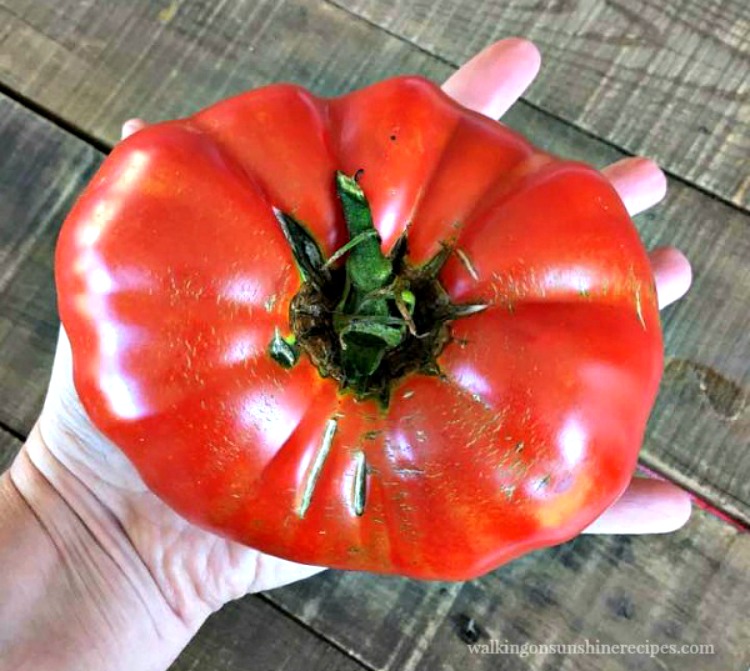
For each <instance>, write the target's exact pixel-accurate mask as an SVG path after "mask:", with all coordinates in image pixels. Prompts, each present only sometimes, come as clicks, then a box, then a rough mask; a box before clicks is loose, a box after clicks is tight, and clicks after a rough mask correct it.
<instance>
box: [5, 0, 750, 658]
mask: <svg viewBox="0 0 750 671" xmlns="http://www.w3.org/2000/svg"><path fill="white" fill-rule="evenodd" d="M514 34H515V35H522V36H525V37H529V38H531V39H533V40H534V41H535V42H536V43H537V45H538V46H539V47H540V49H541V51H542V54H543V57H544V65H543V69H542V72H541V74H540V76H539V78H538V80H537V82H536V83H535V84H534V85H533V86H532V87H531V89H530V90H529V91H528V93H527V94H526V96H525V97H524V99H523V101H521V102H519V103H518V104H517V105H516V106H515V107H514V108H513V110H512V111H511V112H510V113H509V114H508V115H507V117H506V121H507V122H508V123H509V124H510V125H511V126H513V127H514V128H516V129H518V130H520V131H521V132H522V133H524V134H526V135H527V136H529V137H530V138H531V139H532V140H533V141H534V142H536V143H537V144H538V145H540V146H542V147H544V148H546V149H549V150H551V151H554V152H556V153H559V154H562V155H565V156H569V157H573V158H578V159H582V160H585V161H588V162H590V163H593V164H595V165H597V166H604V165H606V164H607V163H609V162H611V161H614V160H617V159H618V158H621V157H622V156H624V155H626V154H633V153H641V154H645V155H648V156H651V157H653V158H655V159H657V160H658V161H659V162H660V164H661V165H662V166H663V167H664V168H665V170H666V171H667V172H668V174H669V177H670V191H669V196H668V198H667V200H666V201H665V202H664V204H662V205H660V206H659V207H658V208H656V209H655V210H654V211H653V212H650V213H648V214H646V215H643V216H641V217H639V218H638V219H637V221H636V223H637V224H638V226H639V230H640V232H641V234H642V236H643V238H644V240H645V242H646V244H647V245H648V246H654V245H660V244H674V245H677V246H679V247H680V248H681V249H683V250H684V251H685V252H686V253H687V255H688V256H689V257H690V259H691V261H692V262H693V265H694V270H695V282H694V287H693V289H692V291H691V293H690V295H689V297H688V298H686V299H685V300H684V301H681V302H680V303H679V304H678V305H675V306H672V307H670V308H668V309H667V310H666V311H665V312H664V314H663V320H664V329H665V336H666V354H667V365H666V371H665V377H664V383H663V386H662V391H661V394H660V396H659V399H658V402H657V406H656V408H655V411H654V413H653V416H652V419H651V422H650V425H649V431H648V436H647V440H646V443H645V446H644V448H643V451H642V458H641V461H642V463H643V465H644V466H646V467H648V468H650V469H652V470H654V471H656V472H658V473H660V474H662V475H664V476H666V477H668V478H669V479H671V480H673V481H675V482H677V483H679V484H681V485H682V486H684V487H685V488H687V489H689V490H690V491H692V492H693V493H695V495H696V496H697V497H698V498H699V499H700V501H702V502H704V504H705V505H707V506H709V507H710V508H712V511H710V512H709V511H707V510H705V509H704V508H703V507H696V509H695V512H694V515H693V517H692V519H691V521H690V523H689V524H688V526H687V527H686V528H685V529H683V530H681V531H679V532H677V533H675V534H671V535H666V536H653V537H627V536H622V537H619V536H618V537H586V536H585V537H580V538H578V539H576V540H575V541H572V542H570V543H567V544H565V545H563V546H560V547H557V548H553V549H550V550H547V551H543V552H537V553H535V554H533V555H531V556H527V557H524V558H522V559H520V560H517V561H515V562H513V563H512V564H510V565H508V566H505V567H503V568H501V569H499V570H497V571H495V572H493V573H492V574H491V575H488V576H486V577H484V578H482V579H479V580H474V581H470V582H466V583H460V584H459V583H420V582H415V581H410V580H405V579H398V578H382V577H372V576H366V575H359V574H352V573H334V572H327V573H325V574H323V575H321V576H319V577H316V578H313V579H311V580H308V581H306V582H303V583H300V584H297V585H293V586H290V587H287V588H283V589H278V590H273V591H271V592H268V593H265V594H262V595H258V596H252V597H247V598H245V599H242V600H240V601H238V602H235V603H232V604H231V605H229V606H228V607H226V608H224V609H223V610H222V611H220V612H219V613H218V614H216V615H215V616H213V617H212V618H211V619H210V620H209V622H208V623H207V624H206V625H205V626H204V628H203V629H202V630H201V632H200V633H199V634H198V636H197V637H196V638H195V639H194V641H193V642H192V643H191V644H190V646H189V647H188V648H187V649H186V650H185V651H184V653H183V654H182V656H181V657H180V658H179V659H178V660H177V662H175V664H174V667H173V668H174V669H175V670H176V671H177V670H179V671H187V670H188V669H191V670H193V669H200V670H203V669H205V670H206V671H219V670H235V669H254V670H262V669H288V670H290V671H291V670H295V669H305V670H306V671H313V670H314V669H346V670H349V669H398V670H401V669H404V670H412V669H429V670H433V669H446V670H448V669H462V670H465V669H472V670H473V669H477V670H484V669H496V668H502V669H511V670H513V669H562V670H567V669H586V670H587V669H603V670H607V671H608V670H610V669H660V670H662V669H680V670H681V671H690V670H693V669H709V668H710V669H717V670H722V671H723V670H725V669H726V670H735V669H736V670H742V671H744V670H745V669H747V668H748V666H750V624H749V622H748V620H750V617H749V616H748V614H750V537H749V536H748V534H747V533H746V529H747V526H748V525H749V524H750V450H749V449H748V446H749V445H750V411H748V408H747V406H748V390H749V389H750V363H749V362H750V318H749V317H748V311H749V309H750V300H748V299H749V298H750V214H749V210H750V163H749V162H748V155H749V154H750V101H749V100H748V95H749V92H748V90H749V89H750V3H748V2H747V0H675V1H672V2H663V1H662V0H547V1H545V0H503V1H500V0H484V1H483V0H468V1H466V2H455V1H454V0H430V1H428V0H418V1H416V2H406V1H405V0H399V1H396V0H388V1H386V0H347V1H346V2H345V1H344V0H286V1H281V2H270V1H262V2H251V1H249V0H247V1H230V0H218V1H217V0H171V1H170V0H164V2H161V3H160V2H146V1H143V0H108V1H104V0H55V1H53V0H0V139H1V141H0V148H1V151H0V468H4V467H5V466H7V465H8V464H9V463H10V461H11V459H12V457H13V454H14V453H15V451H16V450H17V449H18V448H19V446H20V444H21V442H22V441H23V439H24V437H25V435H26V434H27V433H28V431H29V429H30V428H31V426H32V423H33V421H34V420H35V418H36V416H37V414H38V412H39V410H40V408H41V403H42V400H43V397H44V392H45V388H46V384H47V379H48V376H49V371H50V366H51V362H52V356H53V352H54V345H55V337H56V332H57V328H58V320H57V315H56V308H55V297H54V286H53V282H52V258H53V249H54V244H55V238H56V235H57V231H58V229H59V226H60V224H61V222H62V221H63V219H64V217H65V214H66V212H67V211H68V209H69V208H70V206H71V204H72V202H73V201H74V199H75V197H76V195H77V194H78V193H79V192H80V190H81V188H82V187H83V185H84V184H85V183H86V181H87V180H88V179H89V178H90V177H91V175H92V174H93V172H94V171H95V170H96V168H97V166H98V165H99V163H100V162H101V160H102V158H103V156H104V154H105V153H106V152H107V151H108V149H109V148H110V147H111V146H112V144H113V143H114V142H116V140H117V137H118V133H119V128H120V124H121V123H122V121H123V120H125V119H126V118H128V117H131V116H135V115H138V116H142V117H144V118H146V119H147V120H149V121H156V120H159V119H165V118H170V117H175V116H180V115H185V114H188V113H190V112H193V111H195V110H197V109H198V108H200V107H203V106H205V105H207V104H209V103H211V102H213V101H216V100H218V99H220V98H223V97H225V96H227V95H230V94H232V93H235V92H239V91H241V90H244V89H247V88H252V87H256V86H260V85H263V84H266V83H268V82H272V81H278V80H287V81H295V82H298V83H300V84H303V85H305V86H307V87H310V88H312V89H314V90H315V91H316V92H318V93H321V94H335V93H340V92H343V91H347V90H350V89H352V88H355V87H359V86H362V85H364V84H367V83H369V82H373V81H376V80H378V79H381V78H384V77H387V76H390V75H393V74H397V73H405V72H416V73H420V74H423V75H425V76H428V77H431V78H434V79H435V80H438V81H439V80H442V79H444V78H445V77H447V76H448V75H449V74H450V73H451V72H452V71H453V70H454V69H455V68H456V67H457V66H458V65H459V64H460V63H461V62H463V61H464V60H465V59H467V58H468V57H470V56H471V55H472V54H473V53H475V52H476V51H478V50H479V49H481V48H482V47H483V46H485V45H487V44H488V43H490V42H492V41H493V40H495V39H498V38H501V37H504V36H509V35H514ZM470 621H471V625H469V622H470ZM477 637H478V641H479V642H488V641H489V640H490V639H497V640H498V641H499V642H500V643H503V642H509V643H524V642H527V643H581V642H583V641H584V640H585V639H588V640H589V641H592V642H594V641H596V640H599V641H601V642H603V643H614V642H621V643H643V642H646V641H650V642H652V643H665V644H677V645H682V644H711V645H713V646H714V655H713V656H708V657H707V656H700V655H695V654H685V655H667V656H659V657H657V658H650V657H648V656H645V655H622V656H596V655H594V656H565V655H546V656H545V655H536V656H531V657H527V658H524V659H521V658H518V657H512V656H498V655H478V654H471V653H470V651H469V648H468V647H467V643H466V642H467V640H470V639H472V638H477Z"/></svg>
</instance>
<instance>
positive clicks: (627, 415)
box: [56, 77, 662, 579]
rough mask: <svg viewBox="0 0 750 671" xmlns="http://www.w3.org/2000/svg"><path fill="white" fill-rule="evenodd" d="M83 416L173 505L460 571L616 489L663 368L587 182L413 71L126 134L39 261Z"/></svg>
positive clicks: (644, 285) (589, 508)
mask: <svg viewBox="0 0 750 671" xmlns="http://www.w3.org/2000/svg"><path fill="white" fill-rule="evenodd" d="M56 283H57V288H58V295H59V308H60V313H61V317H62V321H63V324H64V326H65V328H66V330H67V333H68V336H69V338H70V342H71V345H72V351H73V359H74V377H75V385H76V389H77V391H78V393H79V396H80V398H81V401H82V403H83V405H84V407H85V409H86V412H87V413H88V415H89V416H90V418H91V420H92V421H93V422H94V424H95V425H96V426H97V427H98V428H99V429H100V430H101V431H102V432H103V433H104V434H105V435H106V436H107V437H109V438H110V439H111V440H112V441H113V442H114V443H115V444H116V445H117V446H119V447H120V448H121V449H122V450H123V452H124V453H125V454H126V455H127V456H128V458H129V459H130V460H131V461H132V463H133V464H134V465H135V467H136V468H137V470H138V472H139V473H140V474H141V476H142V477H143V479H144V481H145V482H146V483H147V485H148V486H149V488H150V489H151V490H153V492H155V493H156V494H157V495H158V496H159V497H161V498H162V499H163V500H164V501H165V502H167V503H168V504H169V505H170V506H171V507H172V508H173V509H174V510H176V511H177V512H178V513H180V514H181V515H183V516H184V517H185V518H187V519H188V520H190V521H192V522H194V523H196V524H198V525H200V526H202V527H204V528H207V529H210V530H213V531H214V532H216V533H217V534H220V535H222V536H225V537H228V538H232V539H235V540H237V541H240V542H241V543H244V544H247V545H249V546H253V547H255V548H258V549H260V550H262V551H264V552H267V553H270V554H273V555H277V556H280V557H285V558H288V559H291V560H295V561H299V562H305V563H312V564H319V565H326V566H330V567H336V568H341V569H355V570H367V571H373V572H381V573H397V574H402V575H406V576H413V577H417V578H428V579H466V578H471V577H474V576H478V575H481V574H483V573H485V572H487V571H489V570H491V569H493V568H495V567H497V566H499V565H500V564H502V563H503V562H506V561H508V560H510V559H512V558H514V557H517V556H519V555H521V554H523V553H526V552H529V551H532V550H534V549H537V548H541V547H544V546H548V545H552V544H556V543H560V542H562V541H565V540H567V539H570V538H571V537H573V536H575V535H576V534H578V533H579V532H580V531H581V530H582V529H583V528H584V527H586V526H587V525H588V524H590V523H591V522H592V521H593V520H594V519H595V518H596V517H597V516H599V515H600V514H601V513H602V512H603V511H604V510H605V509H606V508H607V507H608V506H609V505H610V504H612V502H613V501H614V500H615V499H616V498H617V497H618V496H619V495H620V494H621V493H622V492H623V490H624V489H625V487H626V486H627V484H628V482H629V480H630V477H631V475H632V472H633V470H634V468H635V463H636V458H637V454H638V450H639V447H640V444H641V441H642V439H643V434H644V427H645V424H646V420H647V418H648V414H649V412H650V409H651V407H652V404H653V401H654V397H655V394H656V391H657V387H658V383H659V379H660V375H661V369H662V341H661V331H660V324H659V316H658V311H657V302H656V294H655V288H654V282H653V277H652V273H651V269H650V265H649V262H648V258H647V255H646V252H645V250H644V248H643V246H642V244H641V242H640V240H639V238H638V235H637V232H636V230H635V228H634V226H633V224H632V222H631V220H630V219H629V217H628V214H627V212H626V210H625V208H624V206H623V204H622V202H621V201H620V199H619V197H618V196H617V194H616V192H615V191H614V189H613V188H612V186H611V185H610V184H609V183H608V182H607V180H606V179H605V178H604V177H603V176H602V175H601V174H600V173H599V172H597V171H596V170H594V169H593V168H591V167H588V166H586V165H583V164H580V163H575V162H569V161H563V160H560V159H558V158H556V157H554V156H551V155H549V154H547V153H544V152H542V151H540V150H538V149H536V148H535V147H534V146H532V145H531V144H530V143H529V142H528V141H527V140H525V139H524V138H523V137H521V136H520V135H518V134H517V133H515V132H513V131H511V130H510V129H508V128H506V127H505V126H503V125H501V124H499V123H496V122H494V121H491V120H489V119H487V118H484V117H482V116H480V115H478V114H476V113H473V112H471V111H469V110H467V109H464V108H463V107H461V106H459V105H458V104H457V103H455V102H453V101H452V100H450V99H449V98H448V97H447V96H446V95H445V94H443V93H442V92H441V91H440V89H439V88H437V87H436V86H435V85H434V84H432V83H430V82H428V81H426V80H424V79H421V78H417V77H400V78H395V79H391V80H388V81H384V82H381V83H378V84H376V85H373V86H371V87H369V88H365V89H363V90H360V91H356V92H353V93H351V94H348V95H344V96H342V97H339V98H334V99H323V98H318V97H316V96H314V95H312V94H311V93H309V92H307V91H306V90H304V89H302V88H299V87H296V86H292V85H273V86H269V87H266V88H261V89H258V90H255V91H251V92H249V93H245V94H242V95H239V96H237V97H235V98H232V99H229V100H226V101H223V102H220V103H218V104H216V105H214V106H212V107H209V108H207V109H205V110H203V111H200V112H199V113H197V114H196V115H194V116H192V117H190V118H188V119H184V120H178V121H171V122H166V123H160V124H157V125H154V126H151V127H149V128H146V129H144V130H142V131H140V132H138V133H136V134H135V135H133V136H131V137H130V138H129V139H127V140H125V141H124V142H122V143H121V144H119V145H118V146H117V147H116V148H115V149H114V151H113V152H112V154H111V155H110V156H109V157H108V158H107V160H106V161H105V162H104V164H103V165H102V167H101V169H100V170H99V172H98V173H97V175H96V176H95V177H94V178H93V180H92V181H91V183H90V184H89V185H88V187H87V188H86V190H85V192H84V194H83V195H82V196H81V198H80V199H79V200H78V202H77V204H76V205H75V207H74V208H73V210H72V211H71V213H70V215H69V217H68V218H67V220H66V222H65V224H64V226H63V229H62V232H61V235H60V238H59V243H58V247H57V252H56Z"/></svg>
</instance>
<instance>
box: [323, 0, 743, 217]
mask: <svg viewBox="0 0 750 671" xmlns="http://www.w3.org/2000/svg"><path fill="white" fill-rule="evenodd" d="M331 2H332V3H333V4H335V5H337V6H339V7H341V8H342V10H345V11H348V12H352V13H353V14H355V15H358V16H361V17H362V18H363V19H365V20H367V21H370V22H372V23H373V24H375V25H378V26H382V27H383V28H384V29H386V30H388V31H389V32H391V33H393V34H395V35H398V36H400V37H402V38H403V39H405V40H408V41H409V42H410V43H413V44H415V45H417V46H419V47H420V48H421V49H424V50H425V51H427V52H428V53H431V54H434V55H435V56H438V57H440V58H442V59H445V60H446V61H447V62H450V63H453V64H460V63H462V62H464V61H465V60H466V59H468V58H470V57H471V56H472V55H473V54H474V53H476V52H477V51H479V50H480V49H481V48H482V47H484V46H486V45H487V44H490V43H491V42H493V41H495V40H497V39H500V38H502V37H507V36H509V35H520V36H523V37H527V38H529V39H531V40H533V41H534V42H535V43H536V44H537V45H538V46H539V48H540V49H541V52H542V55H543V57H544V67H543V68H542V71H541V73H540V75H539V78H538V80H537V81H536V83H535V84H534V86H533V87H532V88H531V89H530V91H529V92H528V93H527V94H526V96H525V97H526V99H527V100H529V101H531V102H533V103H534V104H535V105H538V106H540V107H541V108H542V109H544V110H545V111H548V112H550V113H552V114H554V115H555V116H559V117H561V118H563V119H565V120H567V121H569V122H571V123H573V124H575V125H576V126H579V127H581V128H585V129H586V130H588V131H590V132H591V133H594V134H595V135H597V136H598V137H601V138H606V139H607V140H609V141H611V142H613V143H615V144H616V145H618V146H619V147H622V148H624V149H626V150H627V151H630V152H632V153H635V154H646V155H649V156H651V157H653V158H655V159H657V160H658V161H659V162H660V163H661V164H662V165H664V166H665V167H666V168H667V169H668V170H670V171H671V172H672V173H674V174H676V175H679V176H681V177H683V178H686V179H688V180H691V181H693V182H695V183H696V184H700V185H701V186H702V187H704V188H705V189H708V190H709V191H711V192H713V193H715V194H718V195H720V196H722V197H723V198H726V199H728V200H731V201H733V202H734V203H736V204H738V205H740V206H744V207H747V206H748V205H750V161H749V160H748V157H750V3H749V2H747V0H721V1H719V0H670V2H662V1H661V0H551V1H549V2H537V1H536V0H522V1H520V2H505V1H502V0H465V1H463V2H455V1H454V0H416V2H414V1H413V0H331Z"/></svg>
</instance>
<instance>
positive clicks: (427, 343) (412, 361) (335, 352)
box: [269, 172, 486, 509]
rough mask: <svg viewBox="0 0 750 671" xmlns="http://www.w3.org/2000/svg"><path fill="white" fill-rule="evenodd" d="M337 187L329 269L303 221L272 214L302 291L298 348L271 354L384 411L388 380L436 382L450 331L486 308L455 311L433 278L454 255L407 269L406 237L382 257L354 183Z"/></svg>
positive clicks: (295, 309) (277, 342) (293, 343)
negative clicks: (336, 239) (305, 366)
mask: <svg viewBox="0 0 750 671" xmlns="http://www.w3.org/2000/svg"><path fill="white" fill-rule="evenodd" d="M335 186H336V193H337V196H338V199H339V201H340V202H341V208H342V211H343V214H344V220H345V222H346V227H347V230H348V233H349V240H348V241H347V242H346V243H345V244H343V245H342V246H341V247H340V248H339V249H337V250H336V251H335V252H334V253H333V254H331V255H330V257H329V258H328V259H327V260H326V258H325V255H324V253H323V252H322V250H321V248H320V246H319V245H318V244H317V242H316V241H315V239H314V238H313V236H312V235H311V234H310V233H309V232H308V231H307V230H306V228H305V227H304V226H303V225H302V224H301V223H300V222H298V221H297V220H296V219H295V218H294V217H292V216H291V215H289V214H285V213H283V212H280V211H278V210H274V213H275V215H276V218H277V219H278V221H279V224H280V226H281V230H282V232H283V233H284V236H285V237H286V239H287V241H288V243H289V246H290V248H291V250H292V254H293V256H294V259H295V262H296V264H297V267H298V269H299V272H300V274H301V276H302V280H303V283H302V286H301V288H300V290H299V292H298V293H297V294H296V295H295V296H294V298H293V299H292V303H291V306H290V310H289V315H290V325H291V327H292V333H293V336H294V337H296V340H295V339H294V338H289V337H287V338H284V337H282V336H281V334H280V333H279V331H278V330H277V331H276V333H275V335H274V337H273V339H272V341H271V343H270V344H269V354H270V355H271V357H272V358H273V359H274V360H275V361H277V362H278V363H279V364H280V365H282V366H284V367H287V368H289V367H291V366H293V365H295V363H296V362H297V360H298V357H299V354H300V352H302V351H304V352H305V353H306V354H307V355H308V356H309V357H310V359H311V360H312V362H313V363H314V364H315V365H316V366H317V368H318V370H319V371H320V373H321V375H323V376H332V377H334V378H335V379H337V380H338V381H339V382H340V384H341V386H342V388H345V389H351V390H352V391H353V392H354V393H355V394H356V395H357V396H358V397H371V398H376V399H377V400H379V401H380V402H381V403H382V404H383V405H387V403H388V399H389V395H390V390H391V386H392V383H393V382H394V381H395V380H397V379H399V378H401V377H403V376H404V375H406V374H408V373H409V372H412V371H419V372H421V373H423V374H426V375H437V374H440V368H439V366H438V363H437V356H438V355H439V353H440V351H441V350H442V349H443V347H444V346H445V344H446V343H447V342H448V341H449V339H450V330H449V328H448V323H449V322H450V321H452V320H454V319H458V318H460V317H468V316H469V315H472V314H475V313H477V312H479V311H481V310H483V309H484V308H485V307H486V306H485V305H482V304H468V305H455V304H453V303H452V302H451V301H450V298H449V297H448V294H447V293H446V291H445V289H444V288H443V287H442V285H441V284H440V282H439V280H438V275H439V274H440V271H441V269H442V267H443V265H444V264H445V262H446V261H447V259H448V258H449V256H450V255H451V253H453V251H454V249H453V247H452V246H450V245H445V244H442V245H441V247H440V250H439V251H438V252H437V254H435V256H434V257H432V258H431V259H430V260H429V261H427V262H426V263H425V264H424V265H422V266H412V265H410V264H409V263H408V261H407V258H406V257H407V253H408V249H407V248H408V244H407V237H406V234H403V235H401V236H400V237H399V238H398V239H397V240H396V242H395V244H394V245H393V248H392V250H391V253H390V254H389V255H385V254H383V251H382V249H381V244H382V240H381V238H380V235H379V233H378V231H377V229H376V228H375V224H374V222H373V218H372V213H371V211H370V206H369V203H368V201H367V198H366V196H365V193H364V191H363V189H362V187H361V186H360V185H359V184H358V182H357V180H356V178H354V177H349V176H347V175H345V174H344V173H342V172H337V173H336V175H335ZM345 256H346V260H345V261H344V262H343V263H339V262H340V261H341V260H342V259H343V258H344V257H345ZM355 491H356V495H355V504H354V505H355V508H359V507H360V506H361V505H362V504H361V503H360V498H361V497H363V496H364V493H363V491H360V490H359V487H358V486H357V487H355ZM303 509H304V506H303Z"/></svg>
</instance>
